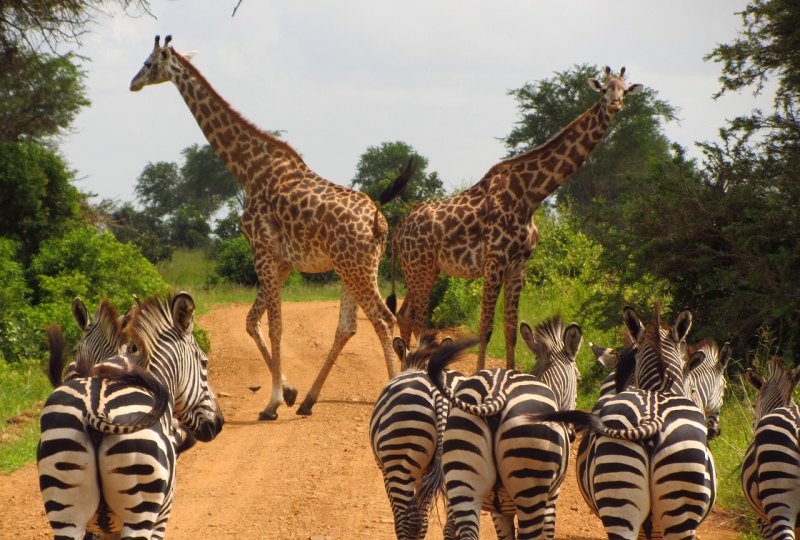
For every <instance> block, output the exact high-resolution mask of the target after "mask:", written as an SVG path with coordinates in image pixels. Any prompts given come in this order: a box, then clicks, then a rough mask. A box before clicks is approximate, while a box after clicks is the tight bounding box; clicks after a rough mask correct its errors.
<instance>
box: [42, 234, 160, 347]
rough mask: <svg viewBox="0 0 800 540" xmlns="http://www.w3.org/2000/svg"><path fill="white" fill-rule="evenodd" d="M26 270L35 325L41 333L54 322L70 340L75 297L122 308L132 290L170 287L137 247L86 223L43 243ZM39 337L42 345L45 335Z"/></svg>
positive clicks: (142, 292) (142, 293) (75, 333)
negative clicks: (32, 290)
mask: <svg viewBox="0 0 800 540" xmlns="http://www.w3.org/2000/svg"><path fill="white" fill-rule="evenodd" d="M29 274H30V275H31V276H32V282H33V283H35V287H36V290H35V295H36V297H37V298H36V299H37V300H38V302H37V304H36V309H35V311H34V312H33V316H32V321H31V323H32V324H33V326H34V328H35V330H36V331H37V332H42V329H43V328H44V327H45V326H46V325H47V324H50V323H53V322H55V323H58V324H60V325H61V326H62V328H64V333H65V335H66V336H67V339H68V341H72V342H74V340H76V339H78V337H79V330H78V328H77V326H76V325H75V323H74V321H73V318H72V314H71V311H70V306H71V305H72V300H73V299H74V298H75V297H76V296H79V297H81V299H82V300H83V301H84V302H85V303H86V305H87V306H88V307H89V309H90V310H93V309H94V308H95V307H96V306H97V305H98V304H99V303H100V301H101V300H102V299H103V298H108V299H109V300H110V301H111V303H112V304H113V305H114V306H115V307H116V308H117V309H118V310H121V311H124V310H126V309H127V308H128V307H130V305H131V304H132V303H133V296H132V295H133V294H136V295H138V296H139V298H146V297H148V296H152V295H154V294H158V293H163V292H165V291H167V290H168V289H169V286H168V285H167V283H166V282H164V280H163V279H162V278H161V276H160V275H159V274H158V272H157V271H156V269H155V267H153V265H152V264H150V262H149V261H148V260H147V259H145V258H144V256H142V254H141V252H140V251H139V249H138V248H137V247H136V246H134V245H133V244H121V243H119V242H118V241H117V240H116V239H115V238H114V236H113V235H111V234H110V233H107V232H102V231H99V230H98V229H96V228H95V227H92V226H89V225H84V224H80V225H76V226H74V227H73V228H72V229H71V230H69V231H68V232H67V233H66V234H65V235H64V236H62V237H59V238H50V239H49V240H47V241H45V242H43V243H42V246H41V249H40V251H39V253H38V254H37V255H36V256H35V257H34V258H33V260H32V261H31V266H30V268H29ZM40 341H41V349H42V350H43V349H44V347H45V343H44V339H43V336H42V337H41V338H40Z"/></svg>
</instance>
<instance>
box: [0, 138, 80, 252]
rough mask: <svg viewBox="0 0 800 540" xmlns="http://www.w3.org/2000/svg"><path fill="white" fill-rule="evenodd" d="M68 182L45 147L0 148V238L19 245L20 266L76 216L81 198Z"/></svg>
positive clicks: (65, 172)
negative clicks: (12, 240)
mask: <svg viewBox="0 0 800 540" xmlns="http://www.w3.org/2000/svg"><path fill="white" fill-rule="evenodd" d="M71 180H72V176H71V174H70V172H69V171H68V170H67V167H66V164H65V163H64V162H63V160H62V159H61V158H60V157H59V156H58V155H57V154H55V153H54V152H53V151H51V150H49V149H47V148H46V147H44V146H42V145H40V144H37V143H33V142H18V143H2V144H0V208H2V209H3V211H2V212H0V237H7V238H11V239H14V240H16V241H18V242H19V243H20V249H19V253H18V255H19V257H20V260H21V261H22V262H23V264H27V262H28V261H29V260H30V258H31V256H32V255H33V254H34V253H35V252H36V251H37V250H38V249H39V244H40V243H41V242H42V241H43V240H44V239H45V238H48V237H50V236H53V235H58V234H60V233H62V232H64V230H65V228H66V225H67V224H68V223H69V221H70V220H72V219H75V218H76V217H77V216H78V215H79V212H80V201H81V200H82V196H81V194H80V193H79V192H78V190H77V189H76V188H75V187H74V186H73V185H72V184H71Z"/></svg>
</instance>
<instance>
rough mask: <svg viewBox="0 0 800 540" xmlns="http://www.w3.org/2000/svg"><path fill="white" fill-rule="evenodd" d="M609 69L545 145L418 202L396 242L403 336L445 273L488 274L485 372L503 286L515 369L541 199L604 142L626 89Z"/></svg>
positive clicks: (482, 351) (420, 321) (419, 325)
mask: <svg viewBox="0 0 800 540" xmlns="http://www.w3.org/2000/svg"><path fill="white" fill-rule="evenodd" d="M624 72H625V68H623V69H622V70H621V72H620V74H619V76H614V75H612V74H611V70H610V68H606V75H607V80H606V83H605V84H601V83H600V82H598V81H596V80H594V79H592V80H591V81H590V82H591V84H592V85H593V86H594V87H595V88H596V89H597V90H598V91H600V92H602V94H601V98H600V99H599V100H598V101H597V102H596V103H595V104H594V105H593V106H592V107H590V108H589V109H588V110H587V111H586V112H584V113H583V114H581V115H580V116H579V117H578V118H576V119H575V120H574V121H572V122H571V123H570V124H569V125H568V126H566V127H565V128H564V129H563V130H562V131H561V132H559V133H558V134H557V135H555V136H554V137H553V138H551V139H550V140H549V141H547V142H545V143H544V144H542V145H540V146H538V147H536V148H534V149H532V150H529V151H527V152H525V153H523V154H520V155H519V156H516V157H513V158H510V159H507V160H504V161H501V162H499V163H497V164H496V165H494V166H493V167H492V168H491V169H489V171H488V172H487V173H486V174H485V175H484V177H483V178H482V179H481V180H480V181H479V182H478V183H477V184H475V185H474V186H472V187H471V188H469V189H468V190H466V191H464V192H463V193H459V194H457V195H453V196H451V197H448V198H445V199H440V200H436V201H429V202H425V203H422V204H420V205H418V206H416V207H415V208H414V209H412V210H411V212H409V213H408V214H407V215H406V217H405V218H403V220H402V221H401V222H400V224H399V225H398V226H397V230H396V232H395V235H394V238H393V240H392V253H393V257H395V259H396V260H397V261H398V263H399V265H400V268H401V270H402V272H403V275H404V277H405V280H406V285H407V289H408V292H407V294H406V298H405V300H404V302H403V305H402V306H401V308H400V310H399V312H398V313H397V322H398V325H399V326H400V336H401V337H402V338H403V339H404V340H405V341H406V342H409V339H410V338H411V334H412V333H413V334H415V335H417V336H418V335H419V334H420V332H421V331H422V329H423V327H424V326H425V321H426V317H427V306H428V300H429V296H430V292H431V289H432V288H433V285H434V282H435V281H436V278H437V277H438V276H439V273H441V272H444V273H445V274H448V275H451V276H454V277H461V278H478V277H483V279H484V283H483V301H482V304H481V319H480V330H479V337H480V348H479V351H478V369H479V370H480V369H483V367H484V364H485V359H486V345H487V344H488V342H489V339H490V338H491V332H492V323H493V320H494V310H495V306H496V304H497V299H498V297H499V294H500V289H501V288H503V289H504V293H505V311H504V321H505V324H504V334H505V344H506V367H507V368H508V369H514V365H515V358H514V347H515V346H516V339H517V337H516V336H517V318H518V308H519V297H520V293H521V292H522V285H523V283H524V279H525V268H526V265H527V262H528V259H529V258H530V255H531V253H532V252H533V248H534V247H535V246H536V242H537V241H538V239H539V233H538V230H537V229H536V224H535V223H534V219H533V215H534V212H535V211H536V209H537V208H538V207H539V205H540V204H541V203H542V201H543V200H544V199H545V198H546V197H547V196H548V195H550V194H551V193H553V192H554V191H555V190H556V188H558V186H560V185H561V184H563V183H564V182H565V181H566V180H567V178H569V177H570V176H571V175H572V174H573V173H574V172H575V171H576V170H577V169H578V167H580V165H581V164H582V163H583V161H584V160H585V159H586V158H587V157H588V155H589V153H590V152H591V151H592V149H593V148H594V147H595V145H596V144H597V143H598V142H599V141H600V139H601V137H602V136H603V134H604V133H605V132H606V130H607V129H608V128H609V126H610V124H611V120H612V119H613V117H614V115H615V114H616V113H617V112H618V111H619V110H620V109H621V108H622V103H623V100H624V96H625V94H626V93H633V92H637V91H638V90H640V89H641V85H638V84H636V85H628V84H626V83H625V81H624Z"/></svg>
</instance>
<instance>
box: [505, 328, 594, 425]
mask: <svg viewBox="0 0 800 540" xmlns="http://www.w3.org/2000/svg"><path fill="white" fill-rule="evenodd" d="M519 332H520V335H522V339H523V340H524V341H525V343H526V344H527V345H528V348H529V349H530V350H531V352H533V354H534V355H535V356H536V364H534V366H533V369H532V370H531V374H532V375H534V376H536V377H539V378H540V379H542V382H544V383H545V384H547V385H548V386H549V387H550V389H551V390H553V392H554V393H555V394H556V396H557V398H558V402H559V403H558V408H559V409H560V410H567V409H574V408H575V401H576V399H577V397H578V381H579V380H580V379H581V373H580V371H579V370H578V365H577V363H576V362H575V357H576V356H577V355H578V350H579V349H580V347H581V342H582V341H583V331H582V330H581V327H580V326H578V325H577V324H576V323H571V324H569V325H568V326H567V327H566V328H564V327H563V323H562V321H561V317H560V316H558V315H556V316H555V317H553V318H551V319H549V320H547V321H545V322H543V323H541V324H540V325H538V326H537V327H536V328H535V329H531V327H530V325H528V323H526V322H523V323H522V324H520V327H519Z"/></svg>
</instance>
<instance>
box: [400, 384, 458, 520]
mask: <svg viewBox="0 0 800 540" xmlns="http://www.w3.org/2000/svg"><path fill="white" fill-rule="evenodd" d="M434 406H435V407H436V455H435V456H434V458H433V462H432V463H431V464H430V465H429V466H428V470H427V471H425V474H424V475H423V477H422V480H421V481H420V486H419V489H417V491H416V493H415V494H414V497H412V499H411V504H410V505H409V508H411V507H416V508H417V509H419V511H420V512H427V509H428V508H429V507H430V504H431V503H432V502H433V503H435V502H436V500H437V499H438V498H439V497H440V496H441V497H446V496H447V493H446V491H445V488H444V469H443V468H442V456H443V455H444V430H445V426H446V424H447V416H448V414H449V412H450V404H449V403H448V402H447V400H446V399H445V398H444V396H443V395H442V393H441V392H435V393H434Z"/></svg>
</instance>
